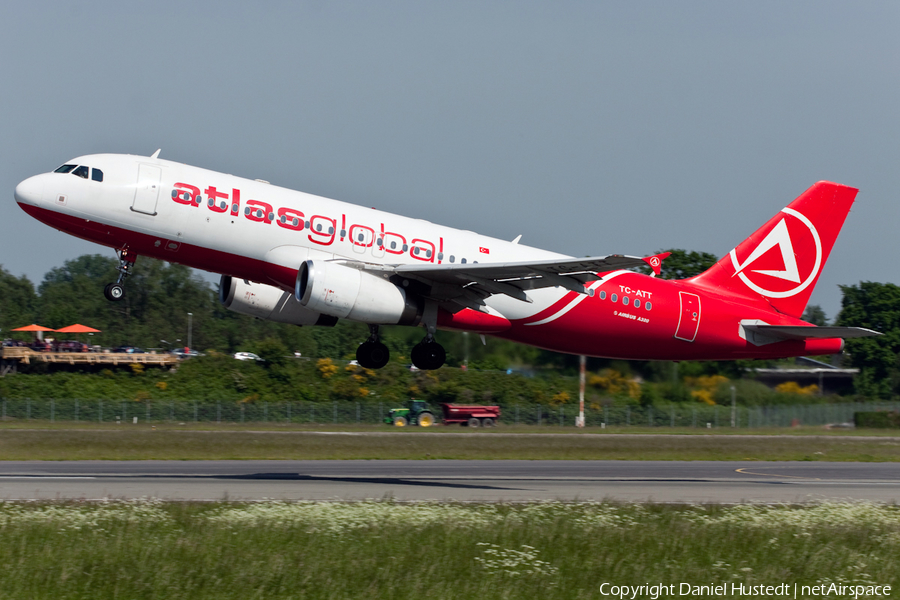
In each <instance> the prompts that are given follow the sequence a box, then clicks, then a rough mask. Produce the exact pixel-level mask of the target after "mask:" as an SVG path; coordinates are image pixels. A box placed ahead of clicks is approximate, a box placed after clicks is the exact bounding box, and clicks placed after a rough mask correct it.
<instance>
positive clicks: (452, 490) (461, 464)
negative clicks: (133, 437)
mask: <svg viewBox="0 0 900 600" xmlns="http://www.w3.org/2000/svg"><path fill="white" fill-rule="evenodd" d="M141 497H153V498H162V499H165V500H224V499H227V500H261V499H264V498H269V499H280V500H363V499H382V498H394V499H397V500H443V501H449V500H457V501H469V502H473V501H474V502H496V501H511V502H521V501H528V500H566V501H571V500H603V499H613V500H623V501H646V500H650V501H656V502H729V503H731V502H809V501H817V500H849V499H853V500H871V501H876V502H898V501H900V463H826V462H717V461H694V462H676V461H671V462H669V461H517V460H511V461H500V460H496V461H461V460H429V461H408V460H403V461H401V460H379V461H362V460H346V461H292V460H279V461H260V460H248V461H59V462H51V461H21V462H16V461H10V462H2V463H0V499H3V500H33V499H43V500H56V499H100V498H141Z"/></svg>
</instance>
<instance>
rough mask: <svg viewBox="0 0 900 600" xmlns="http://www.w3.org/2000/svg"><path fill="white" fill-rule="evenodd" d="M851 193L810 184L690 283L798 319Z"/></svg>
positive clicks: (843, 188) (852, 190) (847, 208)
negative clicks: (755, 300)
mask: <svg viewBox="0 0 900 600" xmlns="http://www.w3.org/2000/svg"><path fill="white" fill-rule="evenodd" d="M857 191H858V190H857V189H855V188H851V187H847V186H845V185H840V184H837V183H831V182H828V181H820V182H819V183H816V184H815V185H813V186H812V187H811V188H809V189H808V190H806V191H805V192H803V194H802V195H801V196H800V197H799V198H797V199H796V200H794V201H793V202H791V203H790V204H789V205H788V206H787V207H785V208H783V209H781V211H780V212H779V213H778V214H777V215H775V216H774V217H772V218H771V219H769V221H768V222H767V223H766V224H765V225H763V226H762V227H760V228H759V229H758V230H757V231H756V233H754V234H753V235H751V236H750V237H749V238H747V239H746V240H744V241H743V242H741V243H740V244H738V246H737V247H736V248H735V249H734V250H732V251H731V252H729V253H728V255H726V256H725V257H723V258H722V259H720V260H719V262H717V263H716V264H715V265H713V266H712V267H711V268H710V269H709V270H707V271H706V272H704V273H702V274H700V275H698V276H696V277H694V278H693V279H691V280H690V281H691V283H694V284H696V285H699V286H702V287H707V288H717V289H719V290H720V291H722V292H726V293H729V294H736V295H740V296H746V297H760V296H761V297H763V298H765V299H766V300H768V301H769V303H770V304H771V305H772V306H773V307H774V308H775V309H776V310H778V311H779V312H782V313H785V314H788V315H791V316H794V317H800V316H801V315H802V314H803V311H804V310H805V309H806V303H807V302H808V301H809V296H810V294H811V293H812V291H813V288H815V286H816V281H818V279H819V274H820V273H821V272H822V268H823V267H824V266H825V261H827V260H828V255H829V254H830V253H831V248H832V247H833V246H834V242H835V240H836V239H837V236H838V234H839V233H840V231H841V227H842V226H843V224H844V219H846V218H847V213H849V212H850V206H851V205H852V204H853V200H854V199H855V198H856V193H857Z"/></svg>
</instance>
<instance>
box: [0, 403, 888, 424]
mask: <svg viewBox="0 0 900 600" xmlns="http://www.w3.org/2000/svg"><path fill="white" fill-rule="evenodd" d="M395 406H397V405H396V404H388V403H384V402H382V403H361V402H255V403H240V402H195V401H190V400H176V401H157V400H142V401H133V400H123V401H112V400H77V399H59V400H57V399H28V398H26V399H18V398H17V399H2V400H0V419H2V421H4V422H9V421H23V420H24V421H50V422H55V421H71V422H95V423H98V422H99V423H115V422H132V423H133V422H140V423H188V422H206V423H210V422H214V423H285V424H287V423H293V424H374V423H381V422H383V419H384V418H385V417H387V416H388V411H389V410H390V409H391V408H394V407H395ZM434 408H435V410H436V412H437V413H438V414H437V415H436V416H438V417H440V414H439V413H440V411H439V407H434ZM501 408H502V417H501V419H500V421H501V423H503V424H505V425H532V426H542V427H572V426H574V425H575V419H576V417H577V416H578V406H577V405H571V404H568V405H563V406H559V407H548V406H542V405H535V404H528V405H524V404H523V405H509V406H501ZM884 410H900V403H897V402H868V403H859V402H856V403H842V404H800V405H778V406H752V407H747V406H737V407H735V408H734V409H732V407H730V406H707V405H682V404H671V405H656V406H648V407H643V406H618V405H609V406H602V407H600V408H587V407H586V408H585V425H586V426H588V427H605V426H610V427H629V426H630V427H699V428H719V427H741V428H756V427H790V426H795V425H811V426H816V425H829V424H841V423H852V422H853V415H854V413H856V412H857V411H866V412H868V411H884ZM135 419H137V421H135Z"/></svg>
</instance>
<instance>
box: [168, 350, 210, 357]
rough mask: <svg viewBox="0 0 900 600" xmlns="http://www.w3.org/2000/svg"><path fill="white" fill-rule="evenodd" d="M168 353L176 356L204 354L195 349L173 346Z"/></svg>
mask: <svg viewBox="0 0 900 600" xmlns="http://www.w3.org/2000/svg"><path fill="white" fill-rule="evenodd" d="M169 354H174V355H175V356H177V357H178V358H193V357H195V356H206V355H205V354H203V353H202V352H197V351H196V350H187V349H185V348H175V349H174V350H172V351H171V352H170V353H169Z"/></svg>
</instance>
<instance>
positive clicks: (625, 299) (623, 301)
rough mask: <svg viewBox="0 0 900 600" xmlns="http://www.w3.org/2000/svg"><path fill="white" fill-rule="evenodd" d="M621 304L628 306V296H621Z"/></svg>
mask: <svg viewBox="0 0 900 600" xmlns="http://www.w3.org/2000/svg"><path fill="white" fill-rule="evenodd" d="M622 304H624V305H625V306H628V296H622Z"/></svg>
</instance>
